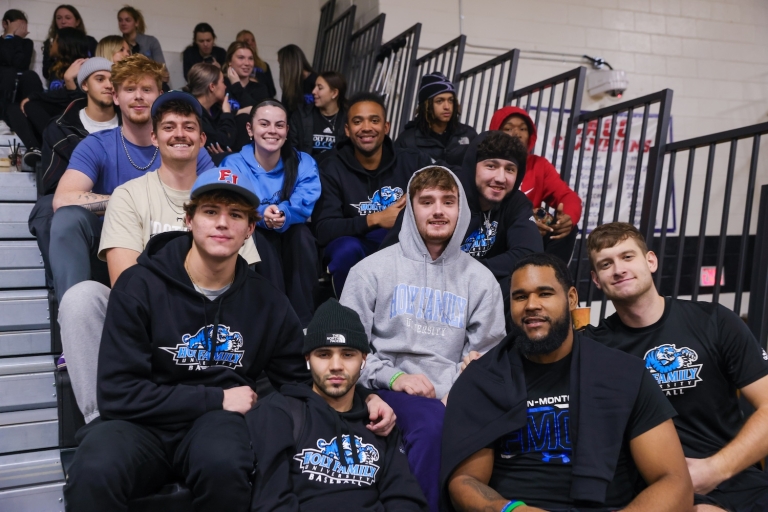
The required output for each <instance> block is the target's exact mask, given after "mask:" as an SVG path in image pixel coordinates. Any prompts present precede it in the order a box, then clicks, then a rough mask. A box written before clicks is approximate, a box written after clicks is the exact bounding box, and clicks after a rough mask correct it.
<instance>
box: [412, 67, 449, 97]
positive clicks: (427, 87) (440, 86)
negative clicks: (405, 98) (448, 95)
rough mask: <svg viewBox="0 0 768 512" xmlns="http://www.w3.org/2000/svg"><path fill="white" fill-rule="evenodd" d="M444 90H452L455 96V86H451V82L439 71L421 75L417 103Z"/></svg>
mask: <svg viewBox="0 0 768 512" xmlns="http://www.w3.org/2000/svg"><path fill="white" fill-rule="evenodd" d="M444 92H452V93H453V95H454V96H456V88H455V87H454V86H453V83H451V81H450V80H448V78H447V77H446V76H445V75H444V74H442V73H440V72H439V71H435V72H434V73H428V74H426V75H424V76H423V77H421V84H420V85H419V104H422V103H424V102H425V101H427V100H428V99H430V98H434V97H435V96H437V95H438V94H442V93H444Z"/></svg>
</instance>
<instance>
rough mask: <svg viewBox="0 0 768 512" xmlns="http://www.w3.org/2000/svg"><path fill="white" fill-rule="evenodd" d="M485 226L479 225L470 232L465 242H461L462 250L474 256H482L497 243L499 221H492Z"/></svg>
mask: <svg viewBox="0 0 768 512" xmlns="http://www.w3.org/2000/svg"><path fill="white" fill-rule="evenodd" d="M487 228H488V229H487V231H486V229H485V227H479V228H477V229H476V230H475V231H473V232H472V234H470V235H469V236H468V237H467V238H466V240H464V243H463V244H461V250H462V251H464V252H466V253H469V255H470V256H472V257H473V258H482V257H483V256H485V253H487V252H488V251H490V250H491V247H493V244H494V243H496V232H497V230H498V228H499V223H498V222H497V221H493V222H491V223H490V224H489V225H488V226H487Z"/></svg>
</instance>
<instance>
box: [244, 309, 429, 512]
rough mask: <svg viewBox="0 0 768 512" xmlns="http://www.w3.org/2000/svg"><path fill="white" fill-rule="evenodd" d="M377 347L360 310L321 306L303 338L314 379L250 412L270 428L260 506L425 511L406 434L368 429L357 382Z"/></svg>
mask: <svg viewBox="0 0 768 512" xmlns="http://www.w3.org/2000/svg"><path fill="white" fill-rule="evenodd" d="M370 351H371V349H370V346H369V345H368V337H367V336H366V334H365V329H364V328H363V325H362V323H361V322H360V317H359V316H358V315H357V313H355V312H354V311H353V310H351V309H349V308H347V307H344V306H342V305H340V304H339V303H338V302H337V301H336V299H329V300H328V301H327V302H325V303H324V304H323V305H321V306H320V307H319V308H318V309H317V311H316V312H315V316H314V317H313V318H312V321H311V322H310V324H309V326H308V327H307V333H306V335H305V337H304V357H305V359H306V360H307V367H308V368H309V371H310V373H311V375H312V381H311V382H309V383H301V384H287V385H285V386H283V387H282V388H281V389H280V393H279V394H278V393H273V394H272V395H270V396H268V397H267V398H266V399H264V400H262V401H260V402H258V403H257V405H256V409H255V410H254V411H253V413H252V414H251V415H250V416H249V421H250V422H252V429H253V430H254V431H259V432H264V435H263V437H262V438H261V439H259V440H257V441H256V442H255V443H254V451H255V453H256V458H257V460H258V461H259V465H258V466H257V468H256V480H255V482H254V502H256V503H258V507H259V510H289V509H290V510H318V511H321V510H342V509H345V510H349V511H374V510H375V511H387V512H400V511H425V510H426V508H427V503H426V501H425V500H424V496H423V494H422V492H421V490H420V489H419V485H418V483H417V482H416V480H415V479H414V478H413V475H411V472H410V470H409V469H408V460H407V459H406V457H405V453H404V450H403V447H402V438H401V436H400V433H399V431H395V432H393V433H392V434H390V435H389V436H387V437H380V436H376V435H374V434H373V433H372V432H370V430H369V429H368V428H366V426H365V422H366V419H367V417H368V414H367V411H366V409H365V406H364V404H363V399H362V397H361V395H360V392H359V390H357V389H355V383H356V382H357V381H358V380H359V378H360V372H361V370H362V369H364V368H365V364H366V358H367V357H368V354H369V353H370ZM348 484H352V485H348ZM281 505H282V506H281Z"/></svg>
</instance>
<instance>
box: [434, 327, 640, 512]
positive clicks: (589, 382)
mask: <svg viewBox="0 0 768 512" xmlns="http://www.w3.org/2000/svg"><path fill="white" fill-rule="evenodd" d="M522 357H523V356H522V355H521V354H520V353H519V351H518V350H517V349H516V348H515V344H514V336H513V335H510V336H507V337H506V338H504V340H502V341H501V342H500V343H499V344H498V345H497V346H496V347H495V348H493V349H492V350H491V351H490V352H488V353H487V354H485V355H484V356H483V357H481V358H480V359H477V360H476V361H473V362H472V363H471V364H470V365H469V366H467V369H466V370H464V372H462V374H461V375H460V376H459V378H458V380H457V381H456V383H455V384H454V385H453V388H451V397H450V399H449V400H448V407H447V408H446V411H445V420H444V423H443V425H444V427H443V439H442V461H441V464H440V489H441V495H442V499H443V503H444V504H445V505H446V506H447V507H450V499H449V498H448V479H449V478H450V476H451V474H452V473H453V472H454V471H455V470H456V468H457V467H458V465H459V464H461V462H462V461H464V460H465V459H466V458H467V457H469V456H470V455H472V454H474V453H476V452H477V451H479V450H481V449H483V448H486V447H488V446H489V445H491V444H492V443H493V442H494V441H496V440H497V439H499V438H500V437H502V436H504V435H506V434H508V433H510V432H514V431H516V430H519V429H520V428H522V427H523V426H525V425H526V423H527V404H526V400H527V388H526V383H525V372H524V370H523V364H522V359H521V358H522ZM478 363H479V364H478ZM646 371H647V370H646V369H645V365H644V363H643V361H642V360H641V359H639V358H637V357H634V356H631V355H629V354H626V353H624V352H621V351H620V350H615V349H610V348H608V347H606V346H604V345H602V344H600V343H598V342H596V341H594V340H592V339H589V338H587V337H586V336H583V335H582V334H580V333H574V340H573V358H572V361H571V377H570V411H571V412H570V431H571V442H572V444H573V447H574V450H573V454H574V457H573V480H572V484H571V498H572V499H573V500H575V501H589V502H596V503H604V501H605V495H606V490H607V488H608V485H609V484H610V483H611V481H612V480H613V476H614V472H615V470H616V465H617V462H618V458H619V453H620V451H621V447H622V440H623V439H624V434H625V431H626V430H627V426H628V422H629V418H630V415H631V413H632V409H633V407H634V403H635V399H636V397H637V392H638V389H639V388H640V382H641V379H642V378H643V377H644V375H645V372H646ZM579 432H585V433H586V435H584V436H579V435H578V434H579ZM451 510H452V508H451Z"/></svg>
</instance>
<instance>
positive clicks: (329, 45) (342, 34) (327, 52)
mask: <svg viewBox="0 0 768 512" xmlns="http://www.w3.org/2000/svg"><path fill="white" fill-rule="evenodd" d="M356 10H357V6H355V5H351V6H350V7H349V9H347V10H346V11H344V12H343V13H342V14H341V15H340V16H339V17H338V18H336V20H335V21H334V22H333V23H331V24H330V25H329V26H328V28H326V29H325V40H324V41H323V52H322V54H321V57H320V66H318V67H316V68H315V71H317V72H318V73H320V72H322V71H336V72H338V73H343V72H344V70H345V69H346V66H347V59H348V58H349V50H350V46H351V45H352V41H351V39H352V29H353V28H354V25H355V12H356Z"/></svg>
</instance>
